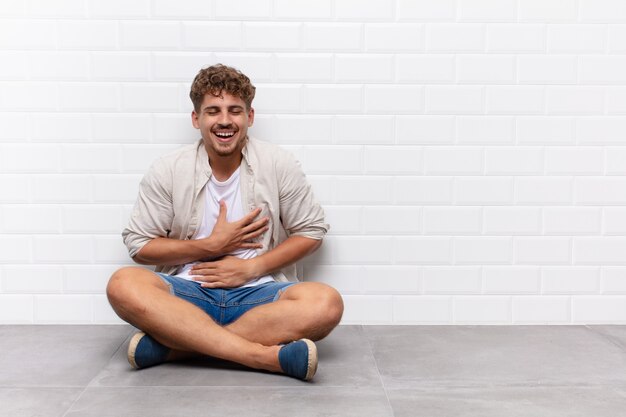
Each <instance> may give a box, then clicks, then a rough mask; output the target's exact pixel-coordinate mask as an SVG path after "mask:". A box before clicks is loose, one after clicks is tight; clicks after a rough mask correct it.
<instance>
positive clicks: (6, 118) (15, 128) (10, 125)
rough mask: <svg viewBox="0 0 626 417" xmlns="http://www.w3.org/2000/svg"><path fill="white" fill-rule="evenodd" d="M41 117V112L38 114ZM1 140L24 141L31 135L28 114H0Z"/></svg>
mask: <svg viewBox="0 0 626 417" xmlns="http://www.w3.org/2000/svg"><path fill="white" fill-rule="evenodd" d="M37 117H38V119H40V118H41V113H40V114H39V115H38V116H37ZM0 125H2V129H0V142H23V141H26V140H28V138H29V137H30V125H29V123H27V116H26V114H19V113H4V114H0Z"/></svg>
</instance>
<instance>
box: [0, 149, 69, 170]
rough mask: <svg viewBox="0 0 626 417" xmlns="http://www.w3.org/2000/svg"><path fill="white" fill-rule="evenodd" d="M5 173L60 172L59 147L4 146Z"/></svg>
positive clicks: (1, 162) (1, 155)
mask: <svg viewBox="0 0 626 417" xmlns="http://www.w3.org/2000/svg"><path fill="white" fill-rule="evenodd" d="M0 152H1V153H0V165H1V166H2V168H1V169H0V171H3V172H29V173H32V172H58V170H59V165H60V164H59V147H58V146H54V145H8V144H7V145H2V146H0Z"/></svg>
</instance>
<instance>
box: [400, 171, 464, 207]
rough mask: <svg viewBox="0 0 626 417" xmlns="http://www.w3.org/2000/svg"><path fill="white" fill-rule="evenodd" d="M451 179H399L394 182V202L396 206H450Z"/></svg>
mask: <svg viewBox="0 0 626 417" xmlns="http://www.w3.org/2000/svg"><path fill="white" fill-rule="evenodd" d="M452 182H453V179H452V178H436V177H429V178H415V177H404V178H402V177H399V178H396V179H395V181H394V188H393V195H394V201H395V202H396V203H398V204H450V203H452Z"/></svg>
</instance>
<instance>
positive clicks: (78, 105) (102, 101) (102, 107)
mask: <svg viewBox="0 0 626 417" xmlns="http://www.w3.org/2000/svg"><path fill="white" fill-rule="evenodd" d="M59 105H60V107H61V110H67V111H82V112H98V111H116V110H118V108H119V105H120V92H119V89H118V87H117V86H116V85H110V84H105V83H61V84H60V85H59Z"/></svg>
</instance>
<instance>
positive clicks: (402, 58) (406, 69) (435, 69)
mask: <svg viewBox="0 0 626 417" xmlns="http://www.w3.org/2000/svg"><path fill="white" fill-rule="evenodd" d="M454 73H455V61H454V55H439V54H437V55H431V54H429V55H410V54H400V55H398V56H397V57H396V79H397V80H398V81H399V82H419V83H428V84H435V83H452V82H454V77H455V74H454Z"/></svg>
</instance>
